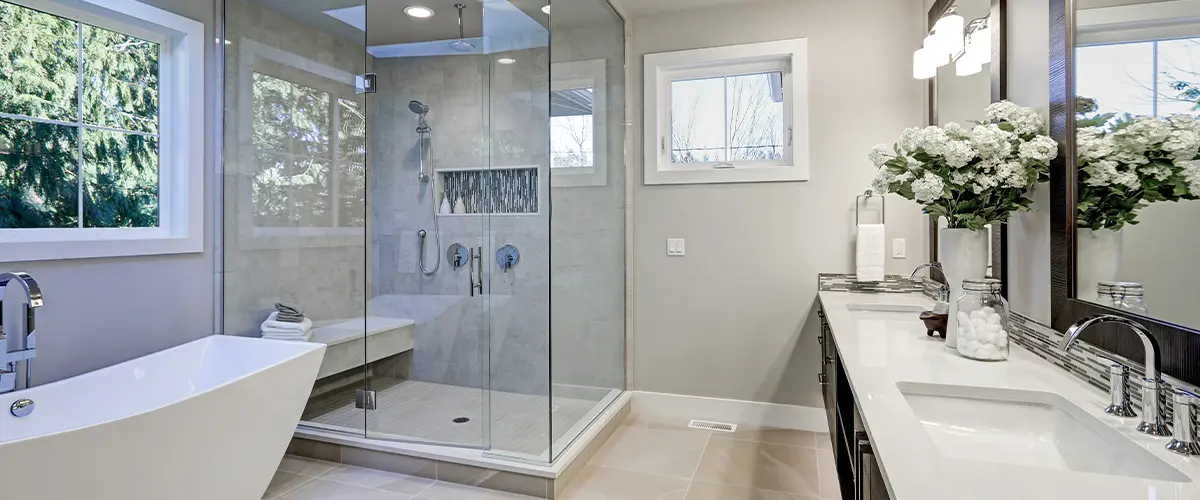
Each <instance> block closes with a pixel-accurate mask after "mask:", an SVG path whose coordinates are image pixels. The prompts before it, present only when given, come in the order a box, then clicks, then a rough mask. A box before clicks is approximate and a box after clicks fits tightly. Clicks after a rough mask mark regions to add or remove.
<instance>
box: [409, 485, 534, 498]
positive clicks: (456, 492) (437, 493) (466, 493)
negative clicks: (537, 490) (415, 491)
mask: <svg viewBox="0 0 1200 500" xmlns="http://www.w3.org/2000/svg"><path fill="white" fill-rule="evenodd" d="M534 498H536V497H530V496H525V495H518V494H516V493H505V492H503V491H495V490H488V489H483V488H476V487H473V486H466V485H462V484H455V483H446V482H442V481H438V482H436V483H433V484H431V485H429V488H426V489H425V491H422V492H421V494H420V495H417V498H416V500H531V499H534Z"/></svg>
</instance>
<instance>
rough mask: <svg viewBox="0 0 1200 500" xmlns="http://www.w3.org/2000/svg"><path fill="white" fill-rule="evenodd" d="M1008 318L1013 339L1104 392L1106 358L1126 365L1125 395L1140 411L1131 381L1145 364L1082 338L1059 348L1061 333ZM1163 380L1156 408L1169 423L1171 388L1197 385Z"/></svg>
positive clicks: (1196, 421)
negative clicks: (1061, 349) (1126, 392)
mask: <svg viewBox="0 0 1200 500" xmlns="http://www.w3.org/2000/svg"><path fill="white" fill-rule="evenodd" d="M1009 319H1010V322H1011V323H1012V332H1010V333H1011V336H1012V341H1013V342H1015V343H1016V344H1017V345H1020V346H1021V347H1024V348H1026V349H1028V350H1029V351H1030V352H1032V353H1034V354H1036V355H1038V356H1039V357H1041V358H1042V359H1045V360H1046V361H1048V362H1050V363H1051V364H1053V365H1054V366H1057V367H1059V368H1062V369H1064V370H1066V371H1067V372H1069V373H1070V374H1071V375H1074V376H1076V377H1078V378H1080V379H1082V380H1083V381H1084V382H1087V383H1088V384H1091V385H1092V386H1094V387H1096V388H1097V389H1100V390H1101V391H1104V392H1105V393H1107V392H1108V365H1109V362H1108V361H1107V359H1112V360H1115V361H1117V362H1119V363H1121V364H1124V365H1125V366H1128V367H1129V380H1130V384H1129V388H1128V389H1129V395H1130V398H1131V399H1132V400H1133V407H1134V409H1135V410H1137V411H1139V412H1140V411H1141V404H1142V393H1141V390H1139V388H1138V385H1137V384H1136V383H1134V382H1133V381H1136V380H1140V379H1141V378H1143V377H1144V376H1145V367H1143V366H1142V364H1141V363H1139V362H1137V361H1133V360H1129V359H1125V358H1123V357H1121V356H1117V355H1115V354H1113V353H1110V352H1108V351H1105V350H1103V349H1100V348H1098V347H1096V346H1093V345H1091V344H1088V343H1087V342H1082V341H1081V342H1079V343H1077V344H1076V345H1075V347H1074V348H1072V349H1071V350H1070V351H1069V352H1062V351H1060V350H1058V342H1059V341H1060V340H1061V339H1062V337H1063V334H1061V333H1059V332H1058V331H1056V330H1055V329H1053V328H1051V327H1049V326H1046V325H1043V324H1041V323H1038V322H1037V321H1036V320H1034V319H1033V318H1030V317H1028V316H1025V315H1022V314H1020V313H1016V312H1013V313H1011V314H1010V317H1009ZM1106 358H1107V359H1106ZM1163 380H1164V381H1165V385H1166V389H1165V390H1163V391H1162V393H1161V395H1160V396H1161V397H1160V398H1159V399H1160V401H1159V408H1160V413H1161V414H1162V417H1163V419H1165V421H1166V422H1168V423H1171V422H1173V420H1174V413H1175V403H1174V401H1173V400H1172V398H1171V397H1170V394H1171V392H1172V388H1174V387H1180V388H1183V389H1185V390H1189V391H1192V392H1197V388H1196V387H1194V386H1192V385H1190V384H1187V383H1184V382H1182V381H1179V380H1176V379H1175V378H1173V377H1171V376H1169V375H1163ZM1196 413H1197V412H1192V415H1193V418H1192V428H1193V429H1196V428H1197V426H1198V425H1200V415H1196ZM1164 444H1165V443H1164Z"/></svg>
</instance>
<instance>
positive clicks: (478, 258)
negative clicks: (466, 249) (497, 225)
mask: <svg viewBox="0 0 1200 500" xmlns="http://www.w3.org/2000/svg"><path fill="white" fill-rule="evenodd" d="M476 263H478V267H476ZM476 270H478V271H479V279H478V280H476V279H475V272H476ZM467 275H468V276H470V280H471V296H472V297H474V296H475V292H476V291H478V292H479V295H483V247H478V248H471V262H470V268H469V269H468V270H467Z"/></svg>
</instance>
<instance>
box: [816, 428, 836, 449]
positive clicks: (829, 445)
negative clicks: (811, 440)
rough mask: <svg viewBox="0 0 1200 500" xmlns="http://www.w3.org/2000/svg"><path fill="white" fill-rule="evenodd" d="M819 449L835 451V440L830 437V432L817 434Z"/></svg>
mask: <svg viewBox="0 0 1200 500" xmlns="http://www.w3.org/2000/svg"><path fill="white" fill-rule="evenodd" d="M817 449H818V450H827V451H830V452H832V451H833V438H831V437H829V433H828V432H819V433H817Z"/></svg>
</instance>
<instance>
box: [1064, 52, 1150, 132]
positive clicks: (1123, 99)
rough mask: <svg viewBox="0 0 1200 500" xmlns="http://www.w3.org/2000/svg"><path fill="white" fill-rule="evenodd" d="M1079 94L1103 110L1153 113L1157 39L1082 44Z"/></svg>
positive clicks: (1078, 78)
mask: <svg viewBox="0 0 1200 500" xmlns="http://www.w3.org/2000/svg"><path fill="white" fill-rule="evenodd" d="M1076 79H1077V80H1078V81H1077V82H1076V86H1077V87H1078V89H1077V94H1078V95H1079V96H1080V97H1088V98H1091V99H1095V100H1096V105H1097V106H1099V112H1100V113H1131V114H1134V115H1153V114H1154V91H1153V90H1152V89H1153V85H1154V43H1153V42H1146V43H1126V44H1119V45H1099V46H1094V47H1080V48H1079V49H1078V50H1076Z"/></svg>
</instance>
